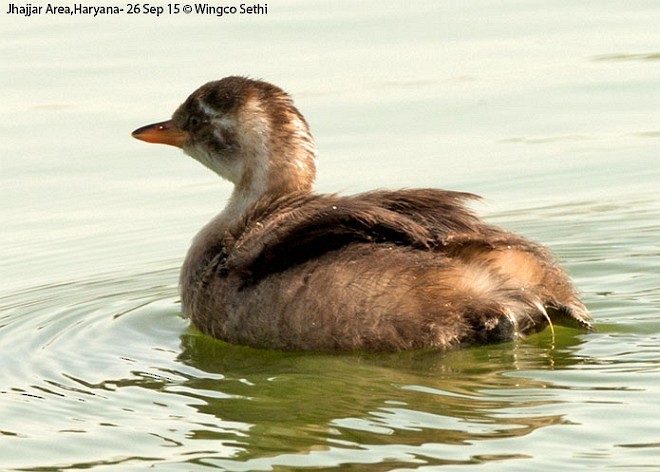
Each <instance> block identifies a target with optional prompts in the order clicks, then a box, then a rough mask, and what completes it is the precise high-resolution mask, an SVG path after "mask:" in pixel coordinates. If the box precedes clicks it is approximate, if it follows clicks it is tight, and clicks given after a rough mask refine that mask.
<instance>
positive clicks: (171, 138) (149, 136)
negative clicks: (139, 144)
mask: <svg viewBox="0 0 660 472" xmlns="http://www.w3.org/2000/svg"><path fill="white" fill-rule="evenodd" d="M131 136H133V137H134V138H136V139H139V140H141V141H146V142H148V143H160V144H169V145H170V146H176V147H178V148H180V147H183V145H184V144H185V142H186V140H187V139H188V133H187V132H185V131H183V130H182V129H180V128H177V127H176V126H174V123H172V120H167V121H162V122H160V123H154V124H152V125H147V126H143V127H142V128H138V129H136V130H135V131H133V132H132V133H131Z"/></svg>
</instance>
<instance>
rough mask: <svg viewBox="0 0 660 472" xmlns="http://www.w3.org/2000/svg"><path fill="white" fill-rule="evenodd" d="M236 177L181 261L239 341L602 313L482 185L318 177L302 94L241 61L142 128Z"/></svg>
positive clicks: (471, 336) (365, 338)
mask: <svg viewBox="0 0 660 472" xmlns="http://www.w3.org/2000/svg"><path fill="white" fill-rule="evenodd" d="M133 135H134V136H135V137H137V138H139V139H142V140H145V141H149V142H160V143H165V144H171V145H175V146H178V147H181V148H183V149H184V151H185V152H187V153H188V154H190V155H191V156H193V157H194V158H196V159H197V160H199V161H200V162H202V163H203V164H204V165H206V166H208V167H209V168H211V169H212V170H214V171H215V172H216V173H218V174H219V175H221V176H223V177H225V178H227V179H228V180H230V181H232V182H233V183H234V186H235V187H234V192H233V194H232V196H231V198H230V200H229V203H228V205H227V207H226V208H225V210H224V211H223V212H222V213H220V215H218V216H217V217H216V218H215V219H214V220H212V221H211V222H210V223H209V224H208V225H207V226H206V227H205V228H204V229H202V231H201V232H200V233H199V234H198V235H197V237H196V238H195V240H194V242H193V245H192V246H191V248H190V250H189V252H188V255H187V257H186V261H185V263H184V266H183V268H182V271H181V296H182V304H183V309H184V312H185V313H186V314H187V315H188V316H190V318H191V320H192V322H193V324H194V325H195V326H197V327H198V328H199V329H200V330H201V331H203V332H205V333H207V334H209V335H211V336H214V337H216V338H219V339H222V340H225V341H228V342H230V343H236V344H246V345H250V346H255V347H265V348H278V349H296V350H324V351H328V350H374V351H396V350H403V349H416V348H439V349H446V348H449V347H452V346H456V345H460V344H480V343H489V342H497V341H504V340H510V339H513V338H515V337H517V336H520V335H525V334H528V333H533V332H536V331H539V330H542V329H544V328H545V327H546V326H547V325H548V324H549V323H551V322H555V323H558V324H567V325H572V326H577V327H581V328H584V329H591V325H590V317H589V315H588V313H587V310H586V308H585V307H584V305H583V304H582V303H581V302H580V300H579V297H578V295H577V293H576V290H575V289H574V287H573V285H572V283H571V282H570V279H569V278H568V276H567V275H566V273H565V272H564V271H563V270H562V269H561V268H560V267H559V266H558V265H557V263H556V261H555V260H554V258H553V257H552V255H551V254H550V253H549V251H548V250H546V249H545V248H543V247H542V246H539V245H537V244H535V243H532V242H530V241H528V240H526V239H524V238H522V237H520V236H517V235H514V234H512V233H509V232H507V231H505V230H502V229H500V228H497V227H494V226H491V225H489V224H487V223H485V222H483V221H482V220H480V219H479V218H478V217H477V216H476V215H475V214H474V213H472V212H471V211H470V210H468V209H467V208H466V206H465V202H466V200H470V199H473V198H477V197H475V196H474V195H471V194H467V193H459V192H450V191H443V190H435V189H414V190H398V191H386V190H383V191H374V192H369V193H364V194H360V195H353V196H338V195H319V194H315V193H313V192H312V190H311V188H312V183H313V180H314V176H315V164H314V161H315V158H316V147H315V144H314V140H313V139H312V136H311V133H310V132H309V129H308V126H307V123H306V121H305V119H304V118H303V116H302V115H301V114H300V112H298V110H297V109H296V108H295V107H294V106H293V103H292V101H291V99H290V98H289V96H288V95H287V94H286V93H284V92H283V91H282V90H281V89H279V88H277V87H275V86H274V85H271V84H268V83H266V82H261V81H254V80H250V79H246V78H242V77H228V78H225V79H222V80H220V81H216V82H211V83H209V84H206V85H204V86H202V87H201V88H200V89H198V90H197V91H195V92H194V93H193V94H192V95H191V96H190V97H189V98H188V99H187V100H186V102H184V104H182V105H181V107H179V109H178V110H177V111H176V112H175V114H174V115H173V117H172V120H170V121H167V122H163V123H157V124H155V125H149V126H146V127H143V128H140V129H138V130H136V131H135V132H134V133H133Z"/></svg>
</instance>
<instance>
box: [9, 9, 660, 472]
mask: <svg viewBox="0 0 660 472" xmlns="http://www.w3.org/2000/svg"><path fill="white" fill-rule="evenodd" d="M156 3H157V2H154V4H156ZM2 9H3V10H2V11H0V23H1V24H2V33H0V57H2V62H1V63H0V71H1V73H0V103H2V105H1V106H2V110H3V113H2V114H1V115H0V129H2V141H1V142H0V151H1V152H0V160H1V162H2V172H1V173H0V187H1V188H2V193H1V195H2V196H1V198H2V200H1V201H2V206H1V207H0V208H1V210H0V212H1V213H0V214H1V216H2V222H3V230H2V232H0V260H2V271H1V272H0V277H1V279H0V352H1V353H2V359H3V363H2V374H0V379H1V380H2V382H1V383H0V469H2V470H82V469H86V470H89V469H91V470H99V471H101V470H142V469H147V468H151V469H156V470H207V469H213V468H215V469H220V470H305V469H307V468H313V469H314V470H339V469H341V470H344V469H349V470H350V469H353V470H373V471H382V470H420V471H426V470H453V469H456V470H464V466H465V465H471V466H473V467H474V468H475V469H483V470H507V471H511V470H556V469H558V468H561V469H563V470H578V469H579V470H582V469H585V468H590V469H594V470H601V469H606V468H614V469H620V470H631V469H642V470H653V469H655V468H657V464H658V463H660V432H659V431H660V413H658V412H659V411H660V409H659V408H658V406H660V405H659V402H658V398H660V387H659V385H660V342H659V341H660V318H659V317H658V314H659V311H660V278H659V277H658V275H659V271H658V267H660V246H659V245H658V241H659V240H660V218H659V217H658V215H659V214H660V200H659V199H658V196H659V195H658V190H657V189H658V183H659V182H660V164H659V161H658V155H659V151H660V144H659V138H660V125H659V123H660V119H659V118H660V112H659V110H660V88H659V87H658V86H657V84H658V81H659V79H660V59H659V57H660V29H659V28H658V27H657V26H658V24H659V23H660V6H659V5H658V4H657V2H655V1H632V2H626V3H625V4H623V3H621V2H607V1H603V2H598V3H597V4H596V3H593V2H591V3H589V2H568V1H567V2H561V1H559V2H558V1H553V2H548V1H538V2H515V1H505V2H497V3H493V2H486V1H473V2H467V3H466V2H417V3H413V4H409V5H403V4H401V3H400V2H391V3H388V2H382V1H378V2H375V1H374V2H370V1H366V2H360V3H358V4H355V3H354V2H351V3H350V4H348V3H345V4H342V3H341V2H339V3H337V2H322V1H317V2H295V1H284V0H280V1H278V2H271V3H269V5H268V14H267V15H262V16H252V17H246V16H239V15H235V16H225V17H223V18H217V17H200V16H196V15H189V16H167V15H165V16H161V17H158V18H156V17H151V16H146V15H138V16H129V15H120V16H117V17H97V18H88V17H79V16H78V17H64V16H35V17H30V18H24V17H20V16H12V15H7V14H6V13H5V12H6V11H7V9H6V5H4V6H2ZM229 74H248V75H251V76H253V77H261V78H265V79H267V80H270V81H272V82H275V83H277V84H279V85H281V86H283V87H284V88H285V89H287V90H289V91H290V92H292V93H293V94H294V97H295V99H296V103H297V104H298V105H299V107H300V108H301V110H302V111H303V113H304V114H305V115H306V116H307V118H308V120H309V122H310V123H311V125H312V128H313V131H314V133H315V135H316V137H317V140H318V143H319V146H320V149H321V161H320V166H319V167H320V169H319V179H318V185H317V188H318V189H319V190H320V191H325V192H330V191H341V192H345V193H350V192H357V191H361V190H366V189H371V188H378V187H413V186H436V187H444V188H451V189H457V190H467V191H471V192H475V193H479V194H481V195H483V196H484V197H485V199H484V202H483V203H481V204H478V205H476V209H477V210H479V211H480V212H481V213H482V214H484V215H485V216H486V217H487V218H488V219H489V220H490V221H493V222H495V223H497V224H500V225H502V226H505V227H507V228H509V229H511V230H515V231H518V232H521V233H523V234H525V235H527V236H528V237H530V238H532V239H535V240H539V241H542V242H544V243H545V244H547V245H548V246H550V247H551V248H552V249H553V250H554V251H555V252H556V253H557V255H558V256H559V257H560V259H561V260H562V261H563V263H564V265H565V266H566V267H567V268H568V269H569V270H570V272H571V274H572V275H573V277H574V279H575V281H576V283H577V285H578V286H579V287H580V289H581V290H582V292H583V296H584V300H585V302H586V304H587V305H588V306H589V308H590V309H591V311H592V312H593V315H594V317H595V319H596V326H597V328H598V332H597V333H594V334H585V333H580V332H577V331H573V330H568V329H561V328H559V329H557V332H556V334H555V337H554V338H553V337H552V335H551V334H550V333H549V332H543V333H541V334H539V335H536V336H533V337H530V338H528V339H527V340H524V341H519V342H516V343H509V344H503V345H496V346H487V347H479V348H471V349H464V350H458V351H453V352H450V353H447V354H441V353H433V352H413V353H401V354H387V355H370V354H342V355H329V354H301V353H280V352H271V351H260V350H253V349H249V348H244V347H235V346H228V345H225V344H223V343H220V342H218V341H214V340H211V339H208V338H206V337H204V336H202V335H201V334H199V333H198V332H197V331H195V330H194V329H192V328H190V327H189V325H188V322H187V321H186V320H185V319H184V318H183V317H182V315H181V313H180V306H179V299H178V295H177V288H176V283H177V275H178V269H179V267H180V265H181V261H182V258H183V255H184V254H185V251H186V249H187V247H188V244H189V241H190V239H191V237H192V236H193V235H194V233H195V232H196V231H197V230H198V229H199V228H200V227H201V226H202V225H203V224H204V223H205V222H206V221H208V220H209V219H210V218H211V217H212V216H213V215H214V214H215V213H217V212H218V211H219V210H220V208H221V207H222V206H223V204H224V202H225V201H226V198H227V196H228V194H229V192H230V188H229V186H228V184H226V183H224V182H220V181H218V179H217V178H216V177H214V176H212V175H210V174H209V173H208V172H207V171H206V170H205V169H203V168H202V167H201V166H199V165H198V164H196V163H195V162H193V161H191V160H190V159H188V158H186V157H184V156H181V155H180V153H179V152H177V150H175V149H173V148H171V149H170V148H164V147H156V146H147V145H145V144H144V143H139V142H137V141H135V140H132V139H131V138H130V137H129V133H130V131H131V130H133V129H134V128H136V127H138V126H140V125H143V124H146V123H150V122H153V121H157V120H160V119H165V118H167V117H168V116H169V115H170V113H171V112H172V111H173V109H174V108H175V107H176V106H177V105H178V103H179V102H180V101H182V100H183V99H184V98H185V97H186V96H187V94H188V93H189V92H191V91H192V90H193V89H194V88H196V87H197V86H198V85H200V84H201V83H203V82H205V81H207V80H212V79H216V78H219V77H222V76H225V75H229Z"/></svg>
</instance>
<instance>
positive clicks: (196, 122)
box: [188, 116, 202, 128]
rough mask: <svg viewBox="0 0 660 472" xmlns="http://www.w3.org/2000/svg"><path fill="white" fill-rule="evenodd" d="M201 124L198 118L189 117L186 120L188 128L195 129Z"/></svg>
mask: <svg viewBox="0 0 660 472" xmlns="http://www.w3.org/2000/svg"><path fill="white" fill-rule="evenodd" d="M201 122H202V120H200V119H199V118H198V117H196V116H191V117H190V119H189V120H188V126H189V127H190V128H197V127H198V126H199V124H200V123H201Z"/></svg>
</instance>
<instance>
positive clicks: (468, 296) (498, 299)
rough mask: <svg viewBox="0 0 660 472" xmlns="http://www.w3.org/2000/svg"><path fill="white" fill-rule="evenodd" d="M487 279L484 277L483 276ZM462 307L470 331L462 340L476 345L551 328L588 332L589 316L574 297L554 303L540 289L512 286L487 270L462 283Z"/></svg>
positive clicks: (590, 327) (541, 288) (589, 327)
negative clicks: (562, 327) (463, 303)
mask: <svg viewBox="0 0 660 472" xmlns="http://www.w3.org/2000/svg"><path fill="white" fill-rule="evenodd" d="M486 274H487V275H488V276H484V275H486ZM464 275H465V273H464ZM468 280H469V283H468V284H466V285H464V286H463V287H462V288H463V295H464V297H465V298H464V300H465V305H464V307H463V309H464V313H465V314H466V315H467V316H466V317H465V319H466V321H467V323H468V325H469V328H468V331H467V332H468V333H469V334H468V335H467V338H468V339H466V340H465V341H467V342H473V343H477V344H482V343H493V342H503V341H509V340H512V339H516V338H520V337H525V336H527V335H530V334H533V333H537V332H540V331H542V330H544V329H546V328H548V327H549V328H550V330H552V333H553V335H554V325H560V326H566V327H571V328H578V329H583V330H587V331H591V330H592V329H593V328H592V326H591V317H590V316H589V313H588V312H587V309H586V308H585V307H584V305H582V303H580V302H579V301H578V299H577V297H576V296H572V295H571V296H570V297H569V296H565V297H564V298H565V300H561V301H560V300H557V299H555V298H554V297H552V296H551V295H549V294H548V292H547V290H545V289H544V288H543V287H526V288H525V289H522V288H518V287H515V288H514V287H512V286H511V285H510V282H511V281H510V280H507V279H506V278H502V277H500V276H499V274H498V275H495V274H493V273H492V272H490V271H484V272H482V273H481V277H478V278H477V277H469V278H468V279H467V280H466V279H463V281H464V282H467V281H468Z"/></svg>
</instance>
